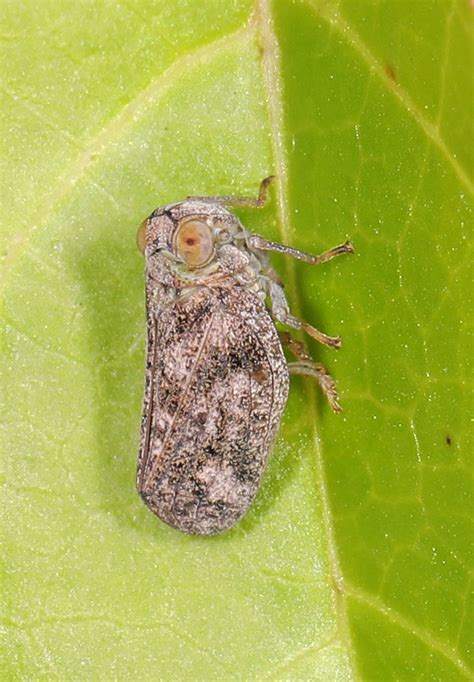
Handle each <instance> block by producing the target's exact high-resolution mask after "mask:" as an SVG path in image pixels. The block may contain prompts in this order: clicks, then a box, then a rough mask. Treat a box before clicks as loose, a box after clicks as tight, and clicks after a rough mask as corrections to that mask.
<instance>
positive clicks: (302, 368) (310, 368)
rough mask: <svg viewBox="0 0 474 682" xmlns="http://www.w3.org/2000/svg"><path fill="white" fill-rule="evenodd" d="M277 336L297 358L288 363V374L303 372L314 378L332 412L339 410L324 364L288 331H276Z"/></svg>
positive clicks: (330, 377)
mask: <svg viewBox="0 0 474 682" xmlns="http://www.w3.org/2000/svg"><path fill="white" fill-rule="evenodd" d="M278 336H279V337H280V340H281V342H282V344H283V345H284V346H286V347H287V348H288V350H289V351H290V353H293V355H294V356H295V357H296V358H298V362H289V363H288V371H289V372H290V374H303V375H306V376H311V377H313V378H314V379H316V380H317V382H318V383H319V385H320V387H321V390H322V392H323V393H324V395H325V396H326V398H327V400H328V402H329V404H330V406H331V407H332V409H333V410H334V412H341V411H342V407H341V406H340V405H339V402H338V400H339V397H338V395H337V390H336V383H335V381H334V379H333V378H332V376H331V375H330V374H329V373H328V371H327V369H326V368H325V367H324V365H322V364H321V363H320V362H314V361H313V360H312V358H311V356H310V355H309V354H308V352H307V350H306V348H305V347H304V345H303V344H302V343H301V341H297V340H296V339H295V338H293V337H292V336H291V334H290V333H289V332H278Z"/></svg>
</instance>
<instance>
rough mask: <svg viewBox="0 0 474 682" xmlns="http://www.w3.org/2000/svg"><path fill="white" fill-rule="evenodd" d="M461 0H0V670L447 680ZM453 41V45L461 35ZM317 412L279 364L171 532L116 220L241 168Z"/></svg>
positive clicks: (465, 27)
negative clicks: (295, 259)
mask: <svg viewBox="0 0 474 682" xmlns="http://www.w3.org/2000/svg"><path fill="white" fill-rule="evenodd" d="M470 19H471V17H470V8H469V7H468V5H467V3H463V2H454V3H453V4H452V5H447V4H446V3H440V2H429V1H428V0H426V1H424V2H420V3H408V2H404V1H401V2H397V3H391V2H366V3H356V2H352V1H348V2H342V3H340V4H337V3H332V2H329V3H328V2H320V3H319V2H316V0H314V1H313V2H310V1H309V0H308V1H307V2H296V3H288V2H287V1H286V0H275V1H274V2H273V3H270V2H268V3H267V2H265V1H264V0H262V1H261V2H259V3H257V5H256V6H253V5H252V4H251V3H249V2H245V1H243V0H242V1H240V2H237V1H236V2H232V3H228V2H225V1H224V0H206V2H205V3H200V2H196V1H194V0H193V1H191V0H180V1H179V2H174V3H167V2H145V1H144V0H143V1H141V2H140V3H130V2H128V3H127V2H121V3H109V2H100V3H89V2H78V3H76V2H74V3H73V2H66V3H59V4H58V3H55V2H52V1H49V0H44V1H43V2H42V3H40V4H39V5H37V4H35V3H32V2H24V3H19V2H4V3H3V7H2V23H3V28H2V34H3V41H4V48H3V63H4V65H5V66H7V68H4V69H2V71H3V72H4V86H3V87H4V98H3V104H2V111H1V114H2V135H3V137H2V139H3V149H4V154H3V156H4V157H5V162H4V166H3V170H2V195H3V199H4V201H5V207H6V208H5V209H4V210H3V211H2V215H3V216H4V219H5V220H4V226H3V228H2V229H3V234H4V235H5V237H7V239H5V252H6V253H5V259H4V266H3V267H4V271H3V276H2V288H3V291H2V298H3V311H2V312H3V316H4V321H5V329H6V331H5V333H4V349H5V352H4V354H3V360H2V362H3V365H4V369H3V376H4V391H3V394H4V402H5V405H4V409H3V414H4V431H3V435H2V439H3V443H2V451H3V452H4V454H5V456H4V464H5V466H4V470H5V473H4V496H3V502H2V535H3V544H4V552H3V555H4V557H5V558H6V561H5V567H4V579H3V584H4V588H5V589H4V597H3V601H4V605H3V606H4V608H3V611H4V620H3V631H4V634H5V643H4V649H3V651H4V654H5V661H4V664H3V666H2V669H3V670H5V671H6V675H7V679H12V680H15V679H61V680H65V679H66V680H69V679H112V678H113V679H118V680H128V679H130V680H131V679H134V680H135V679H138V680H154V679H158V678H159V679H164V680H176V679H178V680H184V679H192V680H198V679H206V680H211V679H216V680H223V679H225V680H229V679H245V680H249V679H258V680H262V679H275V680H277V679H295V680H296V679H311V680H351V679H364V680H365V679H367V680H389V679H394V680H404V679H407V680H408V679H426V680H435V679H443V680H465V679H469V678H470V676H472V675H471V671H472V667H473V660H472V656H473V653H472V647H471V644H470V637H469V632H470V627H472V618H471V616H470V613H469V610H468V600H467V596H468V593H469V592H468V591H469V575H470V573H469V566H470V564H472V555H471V553H470V551H469V547H470V538H472V488H471V486H472V478H471V474H472V471H471V470H470V469H469V466H468V454H469V452H470V448H472V444H470V442H469V440H468V437H469V430H468V416H467V415H468V410H469V407H470V405H469V389H470V387H471V374H470V366H469V363H470V353H469V350H470V349H471V350H472V345H471V346H469V337H468V333H469V329H468V319H467V310H468V309H469V293H468V292H469V291H470V287H469V283H470V281H469V274H470V273H469V263H470V258H471V253H470V247H469V243H468V234H469V228H470V227H471V226H472V197H473V184H472V149H471V148H470V147H469V145H468V144H467V143H466V141H467V139H469V127H470V126H471V125H472V121H473V120H474V117H473V116H472V113H473V112H472V106H471V104H470V100H469V87H470V78H471V75H470V74H471V66H472V63H471V65H470V63H469V49H468V45H469V40H470V37H469V30H470V28H469V21H470ZM471 62H472V60H471ZM272 172H276V174H277V183H276V184H277V186H276V190H274V191H273V193H272V199H271V201H270V202H269V205H268V206H267V207H266V208H265V209H263V210H262V211H260V212H258V211H254V212H252V211H242V212H241V217H242V219H243V220H245V223H246V224H247V225H248V226H249V227H250V228H251V229H253V230H255V231H258V232H260V233H261V234H263V235H264V236H267V237H270V238H277V239H280V240H285V241H287V242H289V243H291V244H292V245H294V246H296V247H299V248H305V249H308V250H310V251H312V252H321V251H323V250H325V249H326V248H328V247H330V246H333V245H335V244H336V243H339V242H341V241H343V240H344V239H345V238H346V236H350V237H351V239H352V241H353V242H354V243H355V245H356V249H357V253H356V255H355V256H354V257H352V258H345V259H343V258H341V259H339V260H337V261H334V262H332V263H330V264H328V265H325V266H321V267H320V268H317V269H312V268H311V267H310V266H308V265H305V264H303V263H288V262H284V260H283V259H282V258H278V257H276V258H275V265H276V267H277V268H278V270H279V272H280V273H281V276H282V278H283V280H284V281H285V283H286V286H287V291H288V297H289V299H290V301H291V302H292V306H293V308H294V310H295V312H296V313H297V314H299V315H301V316H303V317H304V318H305V319H307V320H308V321H311V322H312V323H314V324H315V325H316V326H318V327H319V328H321V329H323V330H324V331H326V332H328V333H333V334H336V333H340V334H341V335H342V336H343V338H344V342H345V343H344V347H343V349H342V350H341V351H339V352H338V353H337V354H335V353H334V352H330V351H327V352H326V351H325V350H322V349H321V348H318V347H316V346H315V345H313V344H312V343H311V344H310V348H311V351H312V353H313V355H314V357H315V358H316V359H318V360H322V361H323V362H324V363H325V364H326V365H327V366H328V368H329V369H330V371H331V373H332V374H333V376H335V377H336V378H337V381H338V385H339V388H340V392H341V396H342V402H343V405H344V409H345V411H344V413H343V415H341V416H339V417H336V416H334V415H333V414H331V413H330V411H329V409H328V406H327V405H326V404H325V403H324V401H323V400H322V398H321V396H320V395H319V394H318V393H317V391H316V390H315V388H314V386H313V385H312V384H311V382H310V381H309V380H306V379H305V380H301V379H296V380H294V381H293V383H292V393H291V398H290V402H289V405H288V409H287V411H286V413H285V417H284V419H283V424H282V429H281V432H280V436H279V439H278V442H277V444H276V446H275V449H274V453H273V456H272V458H271V462H270V465H269V469H268V472H267V474H266V477H265V481H264V484H263V486H262V489H261V491H260V493H259V495H258V497H257V499H256V502H255V504H254V505H253V507H252V509H251V510H250V512H249V514H248V515H247V516H246V517H245V518H244V520H243V521H242V522H241V523H240V524H239V525H238V526H237V527H236V528H235V529H233V530H232V531H230V532H229V533H226V534H224V535H222V536H218V537H213V538H195V537H187V536H185V535H182V534H180V533H178V532H177V531H174V530H173V529H171V528H168V527H166V526H164V525H163V524H161V523H160V522H159V521H158V520H157V519H156V518H154V517H153V516H152V515H151V514H150V513H149V512H148V511H147V509H146V508H145V507H144V505H143V504H142V503H141V501H140V499H139V498H138V496H137V494H136V492H135V488H134V470H135V457H136V452H137V444H138V429H139V415H140V407H141V394H142V386H143V365H144V309H143V263H142V259H141V256H140V254H139V253H138V251H137V250H136V248H135V244H134V239H135V231H136V227H137V225H138V224H139V223H140V222H141V220H142V219H143V218H144V217H145V216H146V215H148V214H149V213H150V212H151V211H152V210H153V209H154V208H155V207H156V206H158V205H162V204H165V203H167V202H170V201H174V200H179V199H180V198H182V197H184V196H186V195H187V194H217V193H225V194H228V193H232V192H233V193H236V194H254V193H255V191H256V189H257V187H258V183H259V181H260V180H261V179H262V178H263V177H265V176H266V175H269V174H270V173H272Z"/></svg>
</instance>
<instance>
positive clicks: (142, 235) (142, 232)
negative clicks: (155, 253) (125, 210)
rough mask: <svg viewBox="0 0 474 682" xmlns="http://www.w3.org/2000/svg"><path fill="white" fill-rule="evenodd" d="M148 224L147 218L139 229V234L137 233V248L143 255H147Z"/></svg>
mask: <svg viewBox="0 0 474 682" xmlns="http://www.w3.org/2000/svg"><path fill="white" fill-rule="evenodd" d="M147 222H148V218H145V220H144V221H143V222H142V223H141V225H140V227H139V228H138V232H137V246H138V248H139V250H140V251H141V252H142V253H145V247H146V224H147Z"/></svg>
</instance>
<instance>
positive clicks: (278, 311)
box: [269, 280, 342, 348]
mask: <svg viewBox="0 0 474 682" xmlns="http://www.w3.org/2000/svg"><path fill="white" fill-rule="evenodd" d="M269 293H270V300H271V311H272V315H273V317H274V318H275V319H276V320H278V322H281V323H282V324H287V325H288V326H289V327H293V329H302V330H303V331H304V332H306V333H307V334H309V336H311V337H312V338H313V339H316V341H319V343H322V344H323V345H325V346H329V347H330V348H340V347H341V343H342V342H341V339H340V337H339V336H328V335H327V334H324V333H323V332H320V331H319V329H316V328H315V327H312V326H311V325H310V324H308V322H304V321H303V320H298V319H297V318H296V317H293V315H291V314H290V309H289V306H288V301H287V300H286V296H285V292H284V291H283V287H282V286H281V284H280V283H279V282H274V281H271V280H270V282H269Z"/></svg>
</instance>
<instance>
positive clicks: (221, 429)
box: [137, 176, 352, 535]
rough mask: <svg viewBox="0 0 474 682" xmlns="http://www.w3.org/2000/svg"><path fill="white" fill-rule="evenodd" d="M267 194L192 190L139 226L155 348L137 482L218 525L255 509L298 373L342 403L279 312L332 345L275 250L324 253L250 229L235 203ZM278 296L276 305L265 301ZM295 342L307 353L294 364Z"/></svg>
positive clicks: (180, 516)
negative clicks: (299, 307) (302, 307)
mask: <svg viewBox="0 0 474 682" xmlns="http://www.w3.org/2000/svg"><path fill="white" fill-rule="evenodd" d="M272 180H273V176H272V177H269V178H266V179H265V180H264V181H263V182H262V183H261V185H260V193H259V196H258V198H256V199H251V198H248V197H232V196H229V197H228V196H225V197H188V199H186V200H185V201H181V202H178V203H175V204H168V205H167V206H163V207H162V208H157V209H156V210H155V211H154V212H153V213H152V214H151V216H150V217H149V218H148V219H147V220H146V221H144V223H143V224H142V225H141V226H140V229H139V231H138V244H139V247H140V249H141V250H142V251H143V253H144V255H145V262H146V305H147V328H148V349H147V361H146V375H145V398H144V405H143V416H142V428H141V443H140V454H139V458H138V470H137V487H138V491H139V493H140V495H141V497H142V498H143V500H144V502H145V504H146V505H147V506H148V507H149V508H150V509H151V511H153V512H154V513H155V514H156V515H157V516H159V518H160V519H162V520H163V521H165V522H166V523H168V524H169V525H171V526H173V527H174V528H178V529H179V530H182V531H184V532H186V533H192V534H196V535H212V534H214V533H219V532H221V531H224V530H226V529H228V528H230V527H231V526H233V525H234V524H235V523H237V521H238V520H239V519H240V518H241V517H242V516H243V515H244V514H245V512H246V511H247V509H248V507H249V505H250V503H251V502H252V500H253V498H254V497H255V494H256V492H257V490H258V488H259V485H260V481H261V478H262V474H263V472H264V469H265V465H266V463H267V459H268V455H269V452H270V449H271V447H272V443H273V441H274V439H275V436H276V433H277V431H278V425H279V422H280V418H281V415H282V412H283V409H284V407H285V403H286V400H287V397H288V386H289V373H298V374H309V375H311V376H313V377H315V378H316V379H317V380H318V382H319V384H320V386H321V388H322V390H323V392H324V393H325V395H326V396H327V398H328V400H329V402H330V404H331V406H332V408H333V409H334V410H335V411H336V412H337V411H339V410H340V407H339V404H338V402H337V394H336V389H335V385H334V381H333V380H332V378H331V377H330V376H329V374H328V373H327V371H326V369H325V368H324V367H323V366H322V365H320V364H316V363H314V362H313V361H312V360H311V358H310V357H309V356H308V355H307V353H306V352H305V349H304V346H303V345H302V344H301V343H300V342H298V341H296V340H294V339H293V338H292V337H291V336H290V335H289V333H288V332H280V333H278V332H277V330H276V329H275V325H274V321H275V320H276V321H278V322H281V323H283V324H285V325H287V326H289V327H293V328H295V329H303V330H304V331H305V332H307V333H308V334H309V335H310V336H312V337H313V338H315V339H317V340H318V341H320V342H321V343H324V344H326V345H328V346H332V347H334V348H338V347H339V346H340V345H341V341H340V339H339V338H334V337H330V336H326V335H325V334H322V333H321V332H319V331H318V330H317V329H315V328H314V327H312V326H311V325H309V324H307V323H306V322H301V321H300V320H298V319H296V318H295V317H293V316H292V315H291V314H290V311H289V307H288V303H287V301H286V297H285V294H284V292H283V285H282V284H281V282H280V280H279V278H278V276H277V275H276V273H275V271H274V270H273V269H272V267H271V265H270V264H269V260H268V255H267V252H268V251H278V252H280V253H284V254H288V255H290V256H294V257H295V258H299V259H300V260H303V261H306V262H307V263H312V264H317V263H323V262H325V261H328V260H330V259H331V258H333V257H334V256H337V255H339V254H342V253H348V252H351V251H352V246H351V244H350V243H349V242H346V243H345V244H342V245H341V246H337V247H336V248H334V249H331V250H330V251H327V252H326V253H323V254H322V255H321V256H311V255H309V254H307V253H304V252H302V251H298V250H297V249H293V248H291V247H289V246H284V245H282V244H278V243H276V242H271V241H267V240H266V239H264V238H263V237H260V236H259V235H257V234H250V233H249V232H247V230H246V229H245V228H244V226H243V225H242V224H241V223H240V221H239V220H238V218H236V216H235V215H233V214H232V213H230V212H229V211H228V210H227V209H226V208H225V206H255V207H260V206H263V204H264V203H265V198H266V193H267V187H268V185H269V184H270V182H271V181H272ZM267 301H268V306H267V305H266V302H267ZM282 343H283V344H285V345H287V347H288V349H289V350H290V352H292V353H293V354H294V355H295V356H296V358H297V362H287V360H286V358H285V355H284V353H283V350H282Z"/></svg>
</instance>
